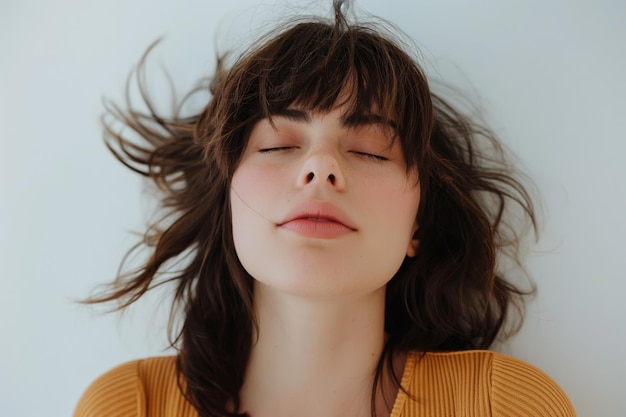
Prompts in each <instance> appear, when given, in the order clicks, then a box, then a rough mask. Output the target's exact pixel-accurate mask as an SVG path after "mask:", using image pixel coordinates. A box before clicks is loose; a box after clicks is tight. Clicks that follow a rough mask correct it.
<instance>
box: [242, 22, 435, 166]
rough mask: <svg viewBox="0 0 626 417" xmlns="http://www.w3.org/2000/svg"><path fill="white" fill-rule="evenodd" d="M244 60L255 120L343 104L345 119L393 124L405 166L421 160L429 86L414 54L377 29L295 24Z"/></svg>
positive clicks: (428, 118) (428, 119)
mask: <svg viewBox="0 0 626 417" xmlns="http://www.w3.org/2000/svg"><path fill="white" fill-rule="evenodd" d="M344 23H345V22H344ZM248 59H249V60H250V61H249V62H248V63H249V66H248V69H247V72H248V76H252V77H254V78H256V82H255V83H253V85H254V89H256V95H257V99H258V100H251V101H250V102H249V103H251V102H254V101H256V103H257V109H256V110H257V111H254V110H252V113H257V115H258V117H259V118H265V117H268V118H271V117H272V115H274V114H279V113H282V112H284V111H285V110H286V109H288V108H289V107H290V106H296V107H298V108H299V109H302V110H305V111H310V112H313V113H315V112H328V111H330V110H333V109H335V108H338V107H345V108H346V111H345V113H344V115H343V117H344V118H345V120H348V121H349V120H355V121H358V120H363V118H364V117H365V118H369V119H372V118H373V119H376V120H383V121H384V122H385V123H386V124H389V125H390V126H392V128H393V129H394V130H395V131H394V135H393V136H394V138H400V140H401V141H402V147H403V150H404V154H405V159H406V162H407V167H415V166H416V165H417V164H418V162H419V160H420V159H421V158H420V157H419V155H418V154H419V153H420V150H423V149H424V143H423V142H424V141H425V140H426V141H427V139H428V137H429V136H430V130H431V126H432V113H433V111H432V104H431V101H430V92H429V89H428V85H427V82H426V79H425V77H424V76H423V75H422V72H421V71H420V69H419V68H418V67H417V65H416V64H415V63H414V61H413V60H412V58H411V57H409V56H408V55H407V54H406V53H404V52H403V51H402V50H401V49H400V48H399V47H398V46H396V44H395V43H393V42H392V41H391V40H389V39H386V38H384V37H382V36H381V35H380V32H377V31H375V30H373V29H370V28H367V27H363V26H348V25H344V26H342V25H341V22H338V23H337V24H335V25H334V26H333V25H329V24H327V23H322V22H307V23H300V24H297V25H296V26H294V27H292V28H290V29H288V30H287V31H285V32H283V33H282V34H280V35H278V36H276V37H275V38H273V40H272V41H271V42H269V43H268V44H266V45H265V46H264V47H262V48H260V49H258V50H257V51H256V52H255V53H254V54H253V55H252V56H249V57H248ZM248 93H249V94H250V95H251V96H254V95H255V91H249V92H248ZM251 104H252V103H251Z"/></svg>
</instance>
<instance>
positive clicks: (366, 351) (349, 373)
mask: <svg viewBox="0 0 626 417" xmlns="http://www.w3.org/2000/svg"><path fill="white" fill-rule="evenodd" d="M257 284H258V285H257V286H256V287H255V310H256V314H257V319H258V332H257V334H256V337H257V338H256V343H254V345H253V347H252V350H251V355H250V359H249V362H248V366H247V369H246V375H245V379H244V384H243V387H242V390H241V401H242V406H243V409H244V410H245V411H247V412H249V413H250V414H251V415H254V416H255V417H263V416H266V415H268V416H269V415H271V416H277V417H280V416H283V415H284V416H293V415H300V416H303V417H306V416H307V415H311V416H314V415H315V416H319V415H324V416H334V415H337V416H339V415H341V416H360V415H363V416H369V415H370V413H371V407H370V399H371V394H372V386H373V381H374V377H375V373H376V368H377V365H378V362H379V359H380V357H381V354H382V351H383V347H384V343H385V332H384V309H385V290H384V288H381V289H380V290H379V291H376V292H374V293H369V294H366V295H361V296H351V297H349V298H336V299H309V298H302V297H298V296H293V295H289V294H285V293H279V292H277V291H274V290H272V289H270V288H268V287H265V286H263V285H262V284H259V283H257ZM383 402H384V401H383Z"/></svg>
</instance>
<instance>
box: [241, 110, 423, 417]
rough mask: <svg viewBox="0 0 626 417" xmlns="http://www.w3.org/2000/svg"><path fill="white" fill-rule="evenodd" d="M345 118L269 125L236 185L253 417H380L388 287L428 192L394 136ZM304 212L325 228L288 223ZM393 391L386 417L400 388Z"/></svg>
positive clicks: (247, 401) (258, 129)
mask: <svg viewBox="0 0 626 417" xmlns="http://www.w3.org/2000/svg"><path fill="white" fill-rule="evenodd" d="M343 113H344V111H343V109H342V108H337V109H335V110H332V111H330V112H329V113H325V114H309V113H306V112H301V111H299V110H297V109H295V111H294V112H293V113H289V114H287V115H276V116H274V117H273V118H272V122H270V121H269V120H268V119H264V120H261V121H259V122H258V123H257V124H256V125H255V127H254V129H253V130H252V132H251V135H250V139H249V142H248V144H247V147H246V149H245V151H244V153H243V156H242V159H241V162H240V164H239V166H238V168H237V169H236V171H235V174H234V176H233V179H232V189H231V204H232V223H233V236H234V242H235V248H236V251H237V255H238V257H239V259H240V261H241V263H242V265H243V266H244V268H245V269H246V270H247V271H248V273H249V274H250V275H251V276H252V277H253V278H254V279H255V285H254V308H255V313H256V316H257V319H258V323H259V327H258V333H257V334H255V340H256V343H255V344H254V345H253V347H252V351H251V355H250V360H249V363H248V367H247V369H246V375H245V378H244V384H243V387H242V390H241V401H242V408H243V410H245V411H247V412H249V413H251V414H252V415H255V416H260V417H264V416H270V415H271V416H288V415H301V416H308V415H310V416H314V415H327V416H341V415H363V416H369V415H370V412H371V410H370V408H369V398H370V395H371V389H372V383H373V379H374V372H375V369H376V364H377V362H378V359H379V357H380V355H381V354H382V349H383V346H384V342H385V332H384V314H385V285H386V283H387V282H388V281H389V280H390V279H391V278H392V277H393V275H394V274H395V272H396V271H397V270H398V268H399V267H400V264H401V263H402V261H403V259H404V258H405V256H414V254H415V249H416V246H417V241H416V240H414V239H413V238H412V236H413V234H414V232H415V230H416V229H417V225H416V221H415V217H416V213H417V208H418V204H419V199H420V189H419V185H418V182H417V177H416V175H415V174H413V173H410V174H408V175H407V170H406V165H405V162H404V158H403V155H402V151H401V148H400V144H399V141H393V140H392V135H391V133H390V132H391V129H389V128H388V126H383V125H380V124H365V125H361V126H346V124H345V120H344V119H343ZM294 210H295V213H296V216H297V215H298V213H301V212H302V211H304V212H306V213H309V214H310V212H314V213H313V214H315V213H319V217H318V218H312V217H316V216H311V215H309V214H306V215H304V217H303V218H300V219H299V220H295V221H289V220H290V219H291V218H292V217H293V216H294ZM328 213H332V215H333V216H330V215H328ZM326 217H333V218H335V220H336V218H340V219H341V223H342V224H338V223H337V222H335V221H329V219H328V218H326ZM318 223H320V225H319V226H318ZM400 362H401V361H400ZM401 367H402V364H401V363H399V364H398V368H399V369H401ZM383 387H385V388H383V390H382V391H381V392H380V393H378V394H377V398H378V399H379V401H377V404H378V407H382V408H381V410H379V411H380V412H382V413H387V414H388V412H389V407H390V406H391V405H392V404H390V403H392V402H393V398H394V397H395V393H396V392H397V388H395V387H393V386H392V384H388V383H386V382H385V381H383ZM387 389H388V390H387ZM385 390H387V391H385ZM383 397H384V398H383ZM278 399H280V401H277V400H278ZM385 400H386V401H385ZM383 415H384V414H383Z"/></svg>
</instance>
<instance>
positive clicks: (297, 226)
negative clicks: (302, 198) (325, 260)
mask: <svg viewBox="0 0 626 417" xmlns="http://www.w3.org/2000/svg"><path fill="white" fill-rule="evenodd" d="M278 226H279V227H283V228H285V229H288V230H291V231H292V232H294V233H297V234H300V235H304V236H309V237H319V238H333V237H338V236H341V235H343V234H347V233H350V232H354V231H356V230H357V228H356V227H355V226H354V222H353V221H352V219H350V217H349V216H348V215H347V214H346V213H344V212H343V211H342V210H341V209H340V208H339V207H337V206H335V205H334V204H333V203H331V202H328V201H306V202H304V203H301V204H298V205H296V206H295V207H294V208H293V209H291V210H290V211H289V212H288V213H287V215H286V216H285V217H284V218H283V220H281V221H280V222H279V223H278Z"/></svg>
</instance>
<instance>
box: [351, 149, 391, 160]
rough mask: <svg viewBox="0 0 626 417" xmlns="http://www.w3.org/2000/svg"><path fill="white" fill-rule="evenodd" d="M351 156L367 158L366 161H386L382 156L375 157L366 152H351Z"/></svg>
mask: <svg viewBox="0 0 626 417" xmlns="http://www.w3.org/2000/svg"><path fill="white" fill-rule="evenodd" d="M352 153H353V154H355V155H358V156H361V157H363V158H367V159H372V160H374V161H388V160H389V159H388V158H385V157H384V156H381V155H376V154H373V153H367V152H359V151H352Z"/></svg>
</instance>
